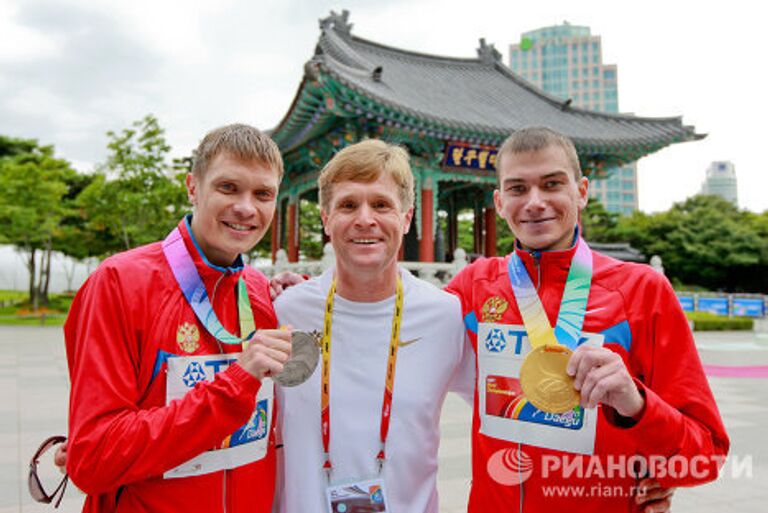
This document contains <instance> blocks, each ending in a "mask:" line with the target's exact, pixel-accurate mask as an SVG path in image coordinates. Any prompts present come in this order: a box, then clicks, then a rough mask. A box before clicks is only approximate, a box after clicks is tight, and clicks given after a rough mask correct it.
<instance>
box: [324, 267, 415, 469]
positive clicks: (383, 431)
mask: <svg viewBox="0 0 768 513" xmlns="http://www.w3.org/2000/svg"><path fill="white" fill-rule="evenodd" d="M335 293H336V278H334V279H333V282H332V283H331V288H330V289H329V290H328V298H327V299H326V301H325V319H324V321H323V340H322V342H321V348H322V354H323V362H322V378H321V383H320V422H321V424H320V425H321V429H322V435H323V451H324V456H325V461H324V462H323V468H324V469H325V471H326V474H327V476H328V477H329V479H330V475H331V469H332V468H333V467H332V465H331V458H330V454H329V447H330V443H331V415H330V413H331V412H330V395H331V382H330V378H331V323H332V320H333V297H334V295H335ZM402 318H403V282H402V280H401V279H400V276H399V275H398V277H397V291H396V293H395V312H394V314H393V315H392V335H391V337H390V339H389V356H388V359H387V379H386V381H385V388H384V399H383V401H382V405H381V428H380V430H379V437H380V438H379V439H380V442H381V446H380V448H379V452H378V454H377V455H376V461H377V462H378V465H379V472H381V467H382V465H383V464H384V460H385V459H386V453H385V452H384V448H385V445H386V443H387V434H388V433H389V421H390V418H391V414H392V391H393V387H394V384H395V367H396V365H397V348H398V342H399V341H400V324H401V322H402Z"/></svg>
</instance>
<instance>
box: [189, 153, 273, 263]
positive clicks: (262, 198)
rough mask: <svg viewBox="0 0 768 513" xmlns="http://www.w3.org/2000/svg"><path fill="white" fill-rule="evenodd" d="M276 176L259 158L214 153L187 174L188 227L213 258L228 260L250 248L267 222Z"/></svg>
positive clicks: (261, 235) (258, 238) (265, 228)
mask: <svg viewBox="0 0 768 513" xmlns="http://www.w3.org/2000/svg"><path fill="white" fill-rule="evenodd" d="M278 185H279V179H278V175H277V171H276V170H274V169H272V168H271V167H269V166H268V165H267V164H264V163H261V162H243V161H241V160H238V159H236V158H233V157H231V156H230V155H228V154H226V153H221V154H219V155H217V156H216V157H215V158H214V159H213V160H212V161H211V164H210V166H209V167H208V169H207V170H206V171H205V173H204V174H203V175H202V176H195V175H193V174H189V175H187V192H188V194H189V199H190V201H191V202H192V204H193V205H194V207H195V210H194V215H193V217H192V232H193V233H194V235H195V239H196V240H197V242H198V243H199V244H200V248H201V249H202V251H203V253H204V254H205V256H206V257H207V258H208V260H209V261H211V262H212V263H213V264H216V265H220V266H229V265H231V264H232V262H234V260H235V259H236V258H237V255H239V254H240V253H245V252H247V251H250V250H251V248H253V247H254V246H255V245H256V243H257V242H259V241H260V240H261V238H262V237H263V236H264V233H265V232H266V231H267V229H268V228H269V226H270V223H271V222H272V216H273V215H274V212H275V201H276V199H277V188H278Z"/></svg>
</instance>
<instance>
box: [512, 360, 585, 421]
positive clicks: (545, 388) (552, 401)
mask: <svg viewBox="0 0 768 513" xmlns="http://www.w3.org/2000/svg"><path fill="white" fill-rule="evenodd" d="M571 354H573V352H572V351H571V350H570V349H568V348H567V347H565V346H562V345H556V346H553V345H543V346H539V347H536V348H534V349H532V350H531V352H530V353H528V355H527V356H526V357H525V360H524V361H523V365H522V367H520V387H521V388H522V389H523V393H524V394H525V397H526V399H528V401H530V402H531V404H533V405H534V406H535V407H536V408H538V409H539V410H541V411H543V412H547V413H564V412H566V411H569V410H572V409H573V408H575V407H576V406H578V405H579V402H580V400H581V395H580V394H579V392H578V391H577V390H576V389H575V388H573V378H572V377H571V376H569V375H568V373H567V372H566V368H567V366H568V360H569V359H570V358H571Z"/></svg>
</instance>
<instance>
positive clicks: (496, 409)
mask: <svg viewBox="0 0 768 513" xmlns="http://www.w3.org/2000/svg"><path fill="white" fill-rule="evenodd" d="M582 343H584V344H587V345H591V346H597V347H599V346H602V345H603V335H600V334H590V333H583V334H582ZM530 351H531V343H530V340H529V339H528V335H527V334H526V331H525V326H522V325H510V324H498V323H488V322H481V323H479V324H478V330H477V359H478V375H477V390H478V398H479V401H480V404H479V412H480V432H481V433H483V434H484V435H486V436H490V437H493V438H499V439H502V440H508V441H510V442H519V443H523V444H526V445H534V446H538V447H545V448H548V449H554V450H559V451H566V452H573V453H580V454H592V453H593V452H594V447H595V432H596V427H597V411H598V410H597V408H592V409H589V410H585V409H584V408H582V407H581V406H576V407H575V408H573V409H571V410H569V411H567V412H565V413H547V412H543V411H541V410H539V409H538V408H536V407H535V406H534V405H533V404H531V403H530V402H529V401H528V400H527V399H526V397H525V395H524V394H523V392H522V389H521V387H520V367H521V366H522V364H523V360H524V359H525V357H526V356H527V355H528V353H529V352H530Z"/></svg>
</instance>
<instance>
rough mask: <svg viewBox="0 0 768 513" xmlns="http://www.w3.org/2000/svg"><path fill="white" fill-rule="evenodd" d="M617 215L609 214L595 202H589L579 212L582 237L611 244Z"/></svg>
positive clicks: (617, 218)
mask: <svg viewBox="0 0 768 513" xmlns="http://www.w3.org/2000/svg"><path fill="white" fill-rule="evenodd" d="M618 221H619V214H617V213H615V212H609V211H608V210H606V208H605V206H604V205H603V204H602V203H600V202H599V201H597V200H594V199H593V200H590V201H589V203H587V207H586V208H585V209H584V210H583V211H582V212H581V228H582V236H583V237H584V238H585V239H586V240H589V241H594V242H612V240H613V237H614V231H615V229H616V226H617V224H618Z"/></svg>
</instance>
